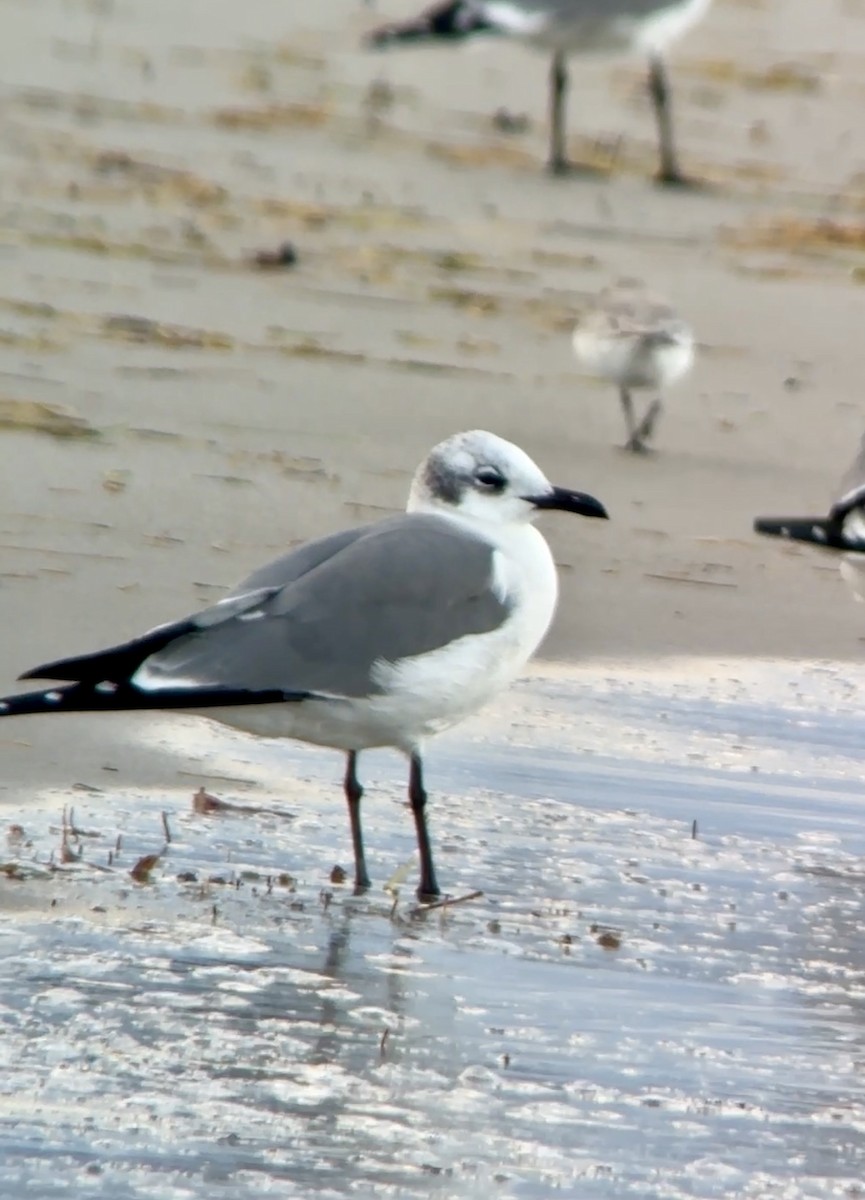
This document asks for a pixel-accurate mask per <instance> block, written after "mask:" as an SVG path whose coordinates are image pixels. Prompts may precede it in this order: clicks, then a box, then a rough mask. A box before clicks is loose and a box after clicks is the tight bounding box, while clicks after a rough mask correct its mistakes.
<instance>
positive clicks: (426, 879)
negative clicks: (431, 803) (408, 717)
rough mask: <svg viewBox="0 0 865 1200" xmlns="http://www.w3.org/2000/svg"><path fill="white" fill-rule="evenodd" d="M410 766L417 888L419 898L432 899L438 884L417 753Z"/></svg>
mask: <svg viewBox="0 0 865 1200" xmlns="http://www.w3.org/2000/svg"><path fill="white" fill-rule="evenodd" d="M410 761H411V766H410V768H409V777H408V798H409V801H410V802H411V811H412V813H413V815H414V823H415V828H416V829H417V850H418V855H419V857H420V885H419V887H418V889H417V895H418V899H419V900H434V899H435V898H436V896H440V895H441V892H440V891H439V885H438V883H437V881H436V873H435V867H434V866H433V858H432V847H431V846H430V840H429V833H428V832H427V827H426V813H425V809H426V798H427V797H426V791H425V790H424V786H423V764H422V763H421V760H420V755H419V754H413V755H412V756H411V760H410Z"/></svg>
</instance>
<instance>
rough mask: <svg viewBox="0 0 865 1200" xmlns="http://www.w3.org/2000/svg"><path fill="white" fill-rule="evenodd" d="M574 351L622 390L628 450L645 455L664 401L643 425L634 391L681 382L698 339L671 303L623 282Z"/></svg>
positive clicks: (590, 317) (600, 302)
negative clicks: (636, 407) (635, 403)
mask: <svg viewBox="0 0 865 1200" xmlns="http://www.w3.org/2000/svg"><path fill="white" fill-rule="evenodd" d="M573 347H574V353H575V354H576V356H577V358H578V359H579V361H580V362H581V363H582V365H583V366H584V367H586V369H587V370H588V371H590V372H591V373H592V374H593V375H598V376H600V377H601V378H602V379H608V380H609V381H610V382H611V383H614V384H616V386H617V387H618V389H619V399H620V400H621V403H622V411H623V413H624V414H625V426H626V428H627V433H628V439H627V441H626V442H625V447H624V448H625V449H626V450H630V451H631V452H632V453H634V454H640V453H645V451H646V450H647V446H646V441H647V440H648V439H649V438H651V436H652V434H653V433H654V431H655V426H656V425H657V423H658V417H659V416H660V415H661V408H662V402H661V397H660V395H659V396H656V397H655V399H653V400H652V401H651V403H650V404H649V406H648V408H647V409H646V411H645V413H644V414H643V418H642V420H640V421H639V422H638V421H637V419H636V417H635V414H634V402H633V400H632V398H631V393H632V392H633V391H637V390H641V389H647V388H651V389H655V390H657V391H661V389H663V388H665V387H667V385H668V384H671V383H675V382H676V380H677V379H681V378H682V376H683V375H685V374H686V373H687V372H688V371H689V370H690V368H691V365H692V364H693V361H694V335H693V333H692V331H691V329H690V327H689V326H688V325H687V324H686V323H685V322H684V321H683V320H682V319H681V317H679V316H678V314H677V313H676V312H675V311H674V309H672V308H671V307H670V305H669V304H668V303H667V302H666V300H662V299H661V298H660V297H659V296H656V295H654V294H653V293H652V292H650V291H648V290H647V289H646V288H645V287H644V286H643V284H642V283H640V281H639V280H637V279H620V280H619V281H618V282H617V283H614V284H612V285H611V286H610V287H606V288H604V290H603V291H602V292H600V293H599V294H598V296H597V298H596V300H595V302H594V304H592V305H591V307H590V308H589V309H588V311H587V312H585V313H584V314H583V316H582V317H581V318H580V320H579V322H578V323H577V327H576V329H575V330H574V335H573Z"/></svg>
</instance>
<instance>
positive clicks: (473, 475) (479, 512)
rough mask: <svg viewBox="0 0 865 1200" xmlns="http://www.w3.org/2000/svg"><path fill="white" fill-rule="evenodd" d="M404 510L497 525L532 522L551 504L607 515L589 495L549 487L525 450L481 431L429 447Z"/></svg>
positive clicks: (590, 514) (583, 513)
mask: <svg viewBox="0 0 865 1200" xmlns="http://www.w3.org/2000/svg"><path fill="white" fill-rule="evenodd" d="M407 508H408V511H409V512H437V513H448V514H450V515H453V516H459V517H463V518H468V519H470V520H475V521H486V522H492V523H494V524H499V525H504V524H508V523H512V522H526V521H531V520H532V519H533V518H534V517H535V516H536V515H537V514H538V512H539V511H541V510H543V509H553V508H555V509H560V510H562V511H563V512H572V513H577V514H578V515H580V516H583V517H606V515H607V513H606V510H605V509H604V506H603V505H602V504H601V503H600V501H598V500H596V499H595V498H594V496H588V495H586V493H585V492H575V491H571V490H570V489H569V488H561V487H554V486H553V484H551V483H550V481H549V480H548V479H547V477H546V475H544V473H543V471H542V470H541V469H540V467H539V466H538V465H537V464H536V463H534V462H533V461H532V460H531V459H530V458H529V456H528V454H526V452H525V451H524V450H521V449H520V448H519V446H515V445H514V444H513V442H506V441H505V439H504V438H500V437H497V436H496V435H495V434H494V433H487V432H486V431H485V430H482V429H473V430H471V431H470V432H468V433H456V434H454V435H453V437H449V438H448V439H447V440H446V441H444V442H439V444H438V445H437V446H434V447H433V448H432V450H430V452H429V454H428V455H427V456H426V458H425V459H424V461H423V462H422V463H421V465H420V466H419V467H418V469H417V471H416V472H415V476H414V479H413V480H412V485H411V491H410V492H409V498H408V505H407Z"/></svg>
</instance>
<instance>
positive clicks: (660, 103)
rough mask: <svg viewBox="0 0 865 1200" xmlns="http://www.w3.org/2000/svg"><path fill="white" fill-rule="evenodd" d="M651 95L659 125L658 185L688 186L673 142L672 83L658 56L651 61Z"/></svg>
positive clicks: (654, 56)
mask: <svg viewBox="0 0 865 1200" xmlns="http://www.w3.org/2000/svg"><path fill="white" fill-rule="evenodd" d="M649 95H650V96H651V97H652V105H653V107H654V109H655V120H656V121H657V123H658V154H659V156H660V161H659V164H658V174H657V176H656V178H657V180H658V183H663V184H667V185H669V186H672V187H681V186H683V185H684V186H687V184H688V183H689V180H688V179H687V178H686V176H684V175H683V174H682V172H681V170H680V169H679V161H678V158H677V156H676V146H675V143H674V140H673V111H672V103H671V97H670V82H669V80H668V78H667V69H666V67H665V66H664V63H663V60H662V59H661V58H660V57H658V56H657V55H652V57H651V58H650V59H649Z"/></svg>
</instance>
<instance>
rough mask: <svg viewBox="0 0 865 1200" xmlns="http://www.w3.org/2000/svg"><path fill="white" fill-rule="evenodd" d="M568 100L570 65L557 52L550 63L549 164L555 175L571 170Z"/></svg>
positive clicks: (560, 53)
mask: <svg viewBox="0 0 865 1200" xmlns="http://www.w3.org/2000/svg"><path fill="white" fill-rule="evenodd" d="M567 98H568V64H567V61H566V59H565V56H564V54H562V52H561V51H560V50H557V51H556V53H555V54H554V55H553V60H552V62H551V63H550V159H549V162H548V164H547V166H548V168H549V170H550V172H551V173H552V174H553V175H565V174H567V172H568V171H569V170H570V163H569V162H568V150H567V146H566V144H565V111H566V102H567Z"/></svg>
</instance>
